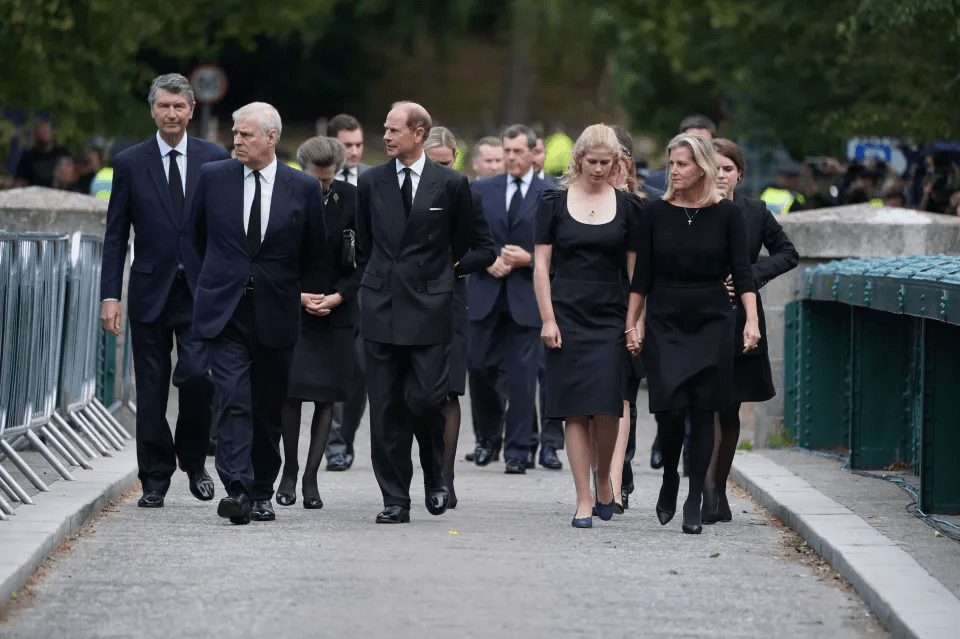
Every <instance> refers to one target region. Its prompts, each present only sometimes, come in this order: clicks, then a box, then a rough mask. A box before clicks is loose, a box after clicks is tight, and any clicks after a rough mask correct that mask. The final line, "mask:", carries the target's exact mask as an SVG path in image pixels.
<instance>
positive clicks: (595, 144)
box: [564, 124, 627, 191]
mask: <svg viewBox="0 0 960 639" xmlns="http://www.w3.org/2000/svg"><path fill="white" fill-rule="evenodd" d="M591 151H607V152H609V153H610V154H611V155H612V156H613V162H612V163H611V167H610V176H609V177H608V178H607V182H608V183H609V184H610V186H612V187H613V188H615V189H620V190H621V191H623V190H626V188H627V172H626V170H625V169H624V162H623V158H624V157H626V156H625V154H624V152H623V148H622V147H621V146H620V141H619V140H617V134H616V133H614V131H613V129H611V128H610V127H608V126H607V125H606V124H593V125H591V126H588V127H587V128H586V129H584V130H583V133H581V134H580V137H579V138H577V141H576V142H575V143H574V145H573V158H572V159H571V160H570V168H569V169H567V172H566V173H564V177H565V178H566V186H568V187H569V186H570V185H571V184H575V183H576V182H578V181H579V180H580V178H581V177H583V167H582V164H583V156H584V155H586V154H587V153H590V152H591Z"/></svg>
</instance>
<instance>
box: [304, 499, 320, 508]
mask: <svg viewBox="0 0 960 639" xmlns="http://www.w3.org/2000/svg"><path fill="white" fill-rule="evenodd" d="M303 507H304V508H306V509H307V510H320V509H321V508H323V500H322V499H320V497H312V496H311V497H306V496H304V498H303Z"/></svg>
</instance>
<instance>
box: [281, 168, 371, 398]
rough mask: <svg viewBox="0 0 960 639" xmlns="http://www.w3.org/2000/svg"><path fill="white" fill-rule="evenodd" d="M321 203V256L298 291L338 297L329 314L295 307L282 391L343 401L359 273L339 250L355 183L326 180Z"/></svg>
mask: <svg viewBox="0 0 960 639" xmlns="http://www.w3.org/2000/svg"><path fill="white" fill-rule="evenodd" d="M330 189H331V191H330V193H329V195H328V196H327V200H326V205H325V206H324V215H325V219H326V223H327V246H326V251H324V255H323V258H322V259H321V260H318V261H317V262H315V263H314V264H312V265H311V267H310V271H309V272H308V273H307V274H306V275H305V276H304V278H303V283H302V285H301V290H302V291H303V292H304V293H325V294H330V293H335V292H336V293H340V295H341V296H342V297H343V302H342V303H341V304H340V305H339V306H337V307H336V308H334V309H333V310H332V311H330V314H329V315H325V316H323V317H317V316H316V315H312V314H310V313H307V311H306V310H304V309H303V308H302V307H301V309H300V339H299V341H297V345H296V347H295V348H294V350H293V362H292V364H291V365H290V380H289V382H287V397H289V398H292V399H301V400H304V401H311V402H345V401H347V399H349V397H350V391H351V389H352V388H353V384H352V382H353V378H354V374H355V373H354V368H355V366H356V364H357V355H356V345H355V342H356V335H357V324H358V316H359V309H358V307H357V289H358V288H359V287H360V275H361V273H360V272H359V271H357V270H356V268H355V267H354V263H353V262H352V261H350V260H349V256H348V255H345V251H344V245H345V244H349V240H348V238H347V237H346V236H345V235H344V231H350V232H352V233H354V234H355V233H356V210H357V188H356V187H355V186H353V185H352V184H348V183H347V182H341V181H336V182H333V184H331V185H330Z"/></svg>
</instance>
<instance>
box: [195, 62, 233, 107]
mask: <svg viewBox="0 0 960 639" xmlns="http://www.w3.org/2000/svg"><path fill="white" fill-rule="evenodd" d="M190 86H191V87H192V88H193V96H194V98H195V99H196V101H197V102H199V103H200V104H215V103H217V102H219V101H220V99H221V98H223V96H224V94H226V92H227V74H226V73H224V72H223V69H221V68H220V67H218V66H216V65H215V64H201V65H200V66H198V67H197V68H196V69H194V70H193V73H191V74H190Z"/></svg>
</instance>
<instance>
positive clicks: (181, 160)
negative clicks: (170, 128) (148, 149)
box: [157, 131, 187, 193]
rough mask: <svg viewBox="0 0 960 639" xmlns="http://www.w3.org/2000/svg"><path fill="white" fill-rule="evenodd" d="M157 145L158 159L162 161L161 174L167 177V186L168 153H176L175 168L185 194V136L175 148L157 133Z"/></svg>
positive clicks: (168, 179) (168, 171)
mask: <svg viewBox="0 0 960 639" xmlns="http://www.w3.org/2000/svg"><path fill="white" fill-rule="evenodd" d="M157 144H158V145H160V158H161V159H162V160H163V174H164V175H165V176H166V177H167V184H169V183H170V151H177V152H178V153H180V155H178V156H177V168H178V169H180V180H181V181H182V182H183V192H184V193H186V192H187V134H186V133H184V134H183V137H182V138H180V142H178V143H177V146H170V145H169V144H167V143H166V142H164V141H163V138H161V137H160V132H159V131H157Z"/></svg>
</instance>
